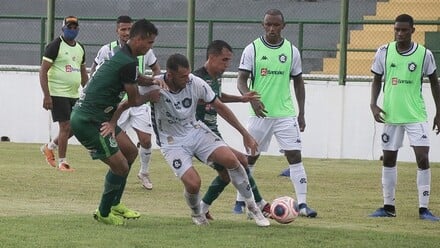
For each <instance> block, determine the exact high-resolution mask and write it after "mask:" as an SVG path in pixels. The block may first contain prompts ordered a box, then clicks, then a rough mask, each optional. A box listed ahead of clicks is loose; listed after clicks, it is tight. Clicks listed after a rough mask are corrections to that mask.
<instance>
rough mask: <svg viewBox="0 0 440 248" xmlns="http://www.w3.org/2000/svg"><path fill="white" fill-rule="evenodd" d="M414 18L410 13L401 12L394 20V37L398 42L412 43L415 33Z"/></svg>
mask: <svg viewBox="0 0 440 248" xmlns="http://www.w3.org/2000/svg"><path fill="white" fill-rule="evenodd" d="M414 31H415V28H414V19H413V18H412V17H411V16H410V15H408V14H401V15H399V16H397V17H396V20H395V22H394V39H395V41H396V42H398V43H410V42H411V36H412V34H413V33H414Z"/></svg>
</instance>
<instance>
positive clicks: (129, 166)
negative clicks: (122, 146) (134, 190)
mask: <svg viewBox="0 0 440 248" xmlns="http://www.w3.org/2000/svg"><path fill="white" fill-rule="evenodd" d="M130 169H131V164H128V174H130ZM128 174H127V177H128ZM127 177H125V178H124V181H123V182H122V183H121V187H120V188H119V190H118V193H117V194H116V195H115V199H114V200H113V204H112V206H116V205H118V204H119V203H120V202H121V198H122V194H123V193H124V190H125V185H126V184H127Z"/></svg>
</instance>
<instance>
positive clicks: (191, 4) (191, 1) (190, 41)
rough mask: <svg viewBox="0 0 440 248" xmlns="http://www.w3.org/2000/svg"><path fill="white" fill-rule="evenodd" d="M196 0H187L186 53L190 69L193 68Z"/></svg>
mask: <svg viewBox="0 0 440 248" xmlns="http://www.w3.org/2000/svg"><path fill="white" fill-rule="evenodd" d="M195 8H196V0H188V31H187V37H186V39H187V44H186V55H187V57H188V60H189V65H190V66H191V70H192V69H194V25H195V24H194V19H195Z"/></svg>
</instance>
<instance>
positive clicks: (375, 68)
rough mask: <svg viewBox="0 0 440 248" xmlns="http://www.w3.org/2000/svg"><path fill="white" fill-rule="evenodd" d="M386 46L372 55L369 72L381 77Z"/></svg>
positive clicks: (383, 70)
mask: <svg viewBox="0 0 440 248" xmlns="http://www.w3.org/2000/svg"><path fill="white" fill-rule="evenodd" d="M387 46H388V45H383V46H381V47H379V48H378V49H377V51H376V54H375V55H374V60H373V65H372V66H371V72H373V73H374V74H377V75H383V74H384V73H385V57H386V53H387Z"/></svg>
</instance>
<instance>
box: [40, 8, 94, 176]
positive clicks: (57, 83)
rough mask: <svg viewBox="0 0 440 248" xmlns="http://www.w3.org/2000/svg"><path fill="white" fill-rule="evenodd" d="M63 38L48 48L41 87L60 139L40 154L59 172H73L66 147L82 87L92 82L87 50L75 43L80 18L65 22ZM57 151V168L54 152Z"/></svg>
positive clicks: (46, 107)
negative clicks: (72, 117) (71, 116)
mask: <svg viewBox="0 0 440 248" xmlns="http://www.w3.org/2000/svg"><path fill="white" fill-rule="evenodd" d="M61 30H62V31H63V34H62V35H61V36H60V37H58V38H56V39H55V40H53V41H52V42H51V43H49V45H47V47H46V50H45V52H44V55H43V60H42V62H41V68H40V85H41V89H42V91H43V95H44V98H43V108H44V109H46V110H51V112H52V119H53V121H54V122H58V125H59V131H58V136H57V137H56V138H55V139H53V140H51V141H50V142H49V143H48V144H44V145H43V146H42V147H41V148H40V150H41V152H42V153H43V155H44V156H45V157H46V161H47V163H48V164H49V165H50V166H52V167H56V168H58V170H60V171H67V172H71V171H74V169H73V168H72V167H71V166H70V165H69V163H68V162H67V158H66V154H67V143H68V140H69V138H70V137H72V135H73V134H72V131H71V129H70V113H71V111H72V107H73V105H74V104H75V102H76V101H77V100H78V97H79V87H80V85H82V86H83V87H84V86H85V84H86V83H87V81H88V80H89V78H88V75H87V71H86V61H85V60H86V59H85V52H84V47H83V45H82V44H81V43H79V42H78V41H76V40H75V38H76V36H77V35H78V32H79V25H78V18H76V17H75V16H68V17H66V18H64V21H63V26H62V28H61ZM56 148H58V165H57V163H56V161H55V154H54V150H55V149H56Z"/></svg>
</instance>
